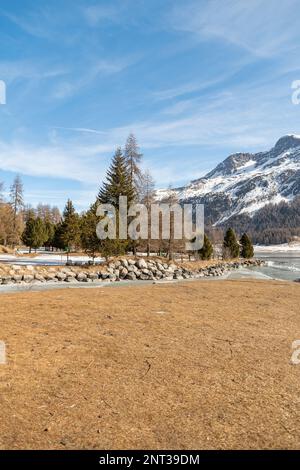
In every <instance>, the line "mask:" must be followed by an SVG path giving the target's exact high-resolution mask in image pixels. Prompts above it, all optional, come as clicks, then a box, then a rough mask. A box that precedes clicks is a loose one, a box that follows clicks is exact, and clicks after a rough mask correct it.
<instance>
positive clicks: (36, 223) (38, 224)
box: [22, 214, 47, 253]
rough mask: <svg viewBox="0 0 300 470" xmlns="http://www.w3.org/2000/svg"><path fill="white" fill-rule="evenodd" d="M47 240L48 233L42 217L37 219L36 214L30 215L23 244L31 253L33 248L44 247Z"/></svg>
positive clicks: (23, 236) (23, 235)
mask: <svg viewBox="0 0 300 470" xmlns="http://www.w3.org/2000/svg"><path fill="white" fill-rule="evenodd" d="M46 239H47V231H46V228H45V225H44V223H43V221H42V219H41V218H40V217H36V218H35V216H34V214H30V215H29V217H28V219H27V221H26V226H25V229H24V232H23V234H22V241H23V243H25V245H26V246H28V247H29V252H30V253H31V250H32V248H35V249H37V248H40V247H41V246H43V244H44V243H45V241H46Z"/></svg>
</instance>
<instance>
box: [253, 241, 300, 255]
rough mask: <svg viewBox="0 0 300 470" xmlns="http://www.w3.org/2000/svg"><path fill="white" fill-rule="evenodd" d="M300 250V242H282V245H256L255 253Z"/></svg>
mask: <svg viewBox="0 0 300 470" xmlns="http://www.w3.org/2000/svg"><path fill="white" fill-rule="evenodd" d="M298 251H299V252H300V243H282V244H281V245H255V246H254V253H255V254H256V253H279V252H282V253H290V252H298Z"/></svg>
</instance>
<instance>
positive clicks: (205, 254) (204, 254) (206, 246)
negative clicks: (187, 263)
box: [198, 234, 214, 260]
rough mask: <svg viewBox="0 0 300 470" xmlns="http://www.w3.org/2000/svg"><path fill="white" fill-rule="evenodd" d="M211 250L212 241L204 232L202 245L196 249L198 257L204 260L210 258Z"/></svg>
mask: <svg viewBox="0 0 300 470" xmlns="http://www.w3.org/2000/svg"><path fill="white" fill-rule="evenodd" d="M213 252H214V249H213V246H212V243H211V241H210V239H209V238H208V236H207V235H206V234H204V241H203V247H202V248H201V249H200V250H199V251H198V255H199V258H200V259H205V260H208V259H211V257H212V255H213Z"/></svg>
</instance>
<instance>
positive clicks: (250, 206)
mask: <svg viewBox="0 0 300 470" xmlns="http://www.w3.org/2000/svg"><path fill="white" fill-rule="evenodd" d="M175 191H176V193H177V197H178V199H179V201H180V202H182V203H183V202H194V203H196V202H198V203H203V204H204V205H205V213H206V220H208V221H209V222H212V223H214V224H217V225H218V224H221V223H223V222H225V221H226V220H228V219H229V218H231V217H232V216H236V215H240V214H247V215H250V216H252V215H254V214H255V212H256V211H257V210H259V209H261V208H262V207H264V206H265V205H266V204H277V203H279V202H281V201H286V202H289V201H292V200H293V199H294V197H295V196H296V195H300V135H299V136H297V135H286V136H284V137H281V139H279V140H278V142H277V143H276V145H275V147H273V148H272V149H271V150H270V151H268V152H260V153H255V154H252V153H235V154H233V155H230V156H229V157H228V158H226V160H224V161H223V162H222V163H220V164H219V165H218V166H217V167H216V168H215V169H214V170H212V171H211V172H209V173H208V174H207V175H206V176H204V177H202V178H199V179H197V180H194V181H192V182H191V183H189V184H188V185H186V186H184V187H182V188H177V189H175ZM167 195H168V190H158V191H157V199H158V200H163V199H165V198H166V197H167Z"/></svg>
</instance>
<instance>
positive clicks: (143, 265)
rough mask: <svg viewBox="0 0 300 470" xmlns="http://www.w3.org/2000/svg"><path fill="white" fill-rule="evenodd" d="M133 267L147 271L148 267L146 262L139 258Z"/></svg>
mask: <svg viewBox="0 0 300 470" xmlns="http://www.w3.org/2000/svg"><path fill="white" fill-rule="evenodd" d="M135 265H136V266H137V267H138V268H139V269H147V268H148V265H147V263H146V261H145V260H144V259H143V258H141V259H138V260H137V261H136V263H135Z"/></svg>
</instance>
